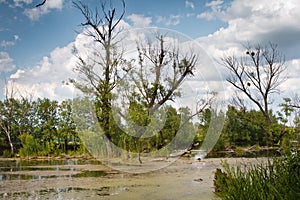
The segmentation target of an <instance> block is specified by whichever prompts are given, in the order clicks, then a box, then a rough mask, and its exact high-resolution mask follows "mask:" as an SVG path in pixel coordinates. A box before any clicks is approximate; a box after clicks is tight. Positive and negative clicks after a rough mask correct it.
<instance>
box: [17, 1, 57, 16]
mask: <svg viewBox="0 0 300 200" xmlns="http://www.w3.org/2000/svg"><path fill="white" fill-rule="evenodd" d="M21 1H22V0H21ZM23 1H26V0H23ZM27 1H30V0H27ZM30 3H31V2H30ZM62 7H63V0H47V1H46V3H45V4H44V5H42V6H39V7H37V8H36V7H34V8H29V9H25V11H24V14H25V15H26V16H27V17H28V18H29V19H30V20H32V21H37V20H38V19H39V18H40V17H41V16H42V15H45V14H47V13H49V12H50V11H51V10H53V9H58V10H61V9H62Z"/></svg>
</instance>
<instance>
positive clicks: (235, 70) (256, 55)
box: [221, 43, 286, 126]
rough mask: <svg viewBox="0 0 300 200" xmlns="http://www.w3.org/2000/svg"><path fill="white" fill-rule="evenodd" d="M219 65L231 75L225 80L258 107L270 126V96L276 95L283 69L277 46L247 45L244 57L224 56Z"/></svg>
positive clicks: (282, 79) (271, 44) (283, 78)
mask: <svg viewBox="0 0 300 200" xmlns="http://www.w3.org/2000/svg"><path fill="white" fill-rule="evenodd" d="M221 62H222V64H223V66H225V67H226V68H227V69H228V70H229V73H230V75H229V77H228V78H227V81H228V82H229V83H230V84H231V85H233V86H234V87H235V88H236V89H237V90H238V91H240V92H242V93H243V94H245V95H246V96H247V98H248V99H249V100H250V101H251V102H253V103H254V104H255V105H256V106H257V107H258V108H259V110H260V111H261V112H262V114H263V115H264V117H265V120H266V123H267V124H268V126H270V125H271V123H272V119H271V117H270V110H269V105H270V103H272V102H271V100H270V95H271V94H274V93H278V92H279V89H278V86H279V85H280V84H281V83H282V82H283V81H284V80H285V77H284V71H285V70H286V65H285V60H284V56H283V55H282V54H281V53H280V52H279V50H278V47H277V45H275V44H273V43H270V44H269V45H268V46H265V47H262V46H261V45H259V44H258V45H256V46H255V47H254V48H252V47H251V46H248V47H247V51H246V56H245V57H242V58H238V57H237V56H234V55H233V56H224V57H223V58H221ZM237 101H239V100H237Z"/></svg>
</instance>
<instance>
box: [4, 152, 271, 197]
mask: <svg viewBox="0 0 300 200" xmlns="http://www.w3.org/2000/svg"><path fill="white" fill-rule="evenodd" d="M57 159H58V158H57ZM77 159H78V158H77ZM266 160H267V159H266V158H257V159H256V158H222V159H220V158H209V159H204V160H203V161H197V160H194V159H189V158H180V159H178V160H176V161H175V162H173V163H171V164H170V165H169V166H167V167H164V168H162V169H160V170H156V171H152V172H148V173H140V174H134V173H125V172H120V171H116V170H114V169H111V168H109V167H107V166H105V165H101V164H95V163H84V162H80V163H79V164H78V163H76V162H73V163H72V162H69V163H67V162H66V163H62V164H61V165H36V164H38V163H35V165H34V166H31V168H26V167H25V166H23V169H24V170H22V169H21V170H15V171H14V170H12V171H11V170H8V171H4V169H3V168H1V171H2V172H1V175H2V176H4V175H5V174H6V175H8V174H10V175H11V177H13V176H14V177H17V176H20V177H21V176H22V175H27V177H28V176H31V177H35V178H31V179H27V180H22V179H10V180H2V181H0V197H1V198H2V199H20V198H19V197H21V199H53V198H56V199H57V198H60V199H91V200H92V199H99V198H100V199H112V200H114V199H144V200H148V199H149V200H150V199H151V200H152V199H191V200H192V199H217V197H216V195H215V194H214V188H213V179H214V171H215V170H216V168H220V167H221V163H222V162H224V161H226V162H228V163H229V164H233V165H249V164H255V163H259V162H265V161H266ZM31 161H33V160H32V159H31ZM35 161H36V160H35ZM62 161H63V160H62ZM70 161H74V160H72V159H71V160H70ZM155 162H156V163H158V164H162V165H165V162H167V161H166V160H156V161H155ZM14 163H16V162H14ZM87 171H90V172H92V171H94V172H103V173H102V174H100V176H95V174H96V173H95V174H94V175H93V174H92V176H80V174H83V173H84V172H87ZM24 197H25V198H24Z"/></svg>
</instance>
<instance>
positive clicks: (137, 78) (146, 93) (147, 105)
mask: <svg viewBox="0 0 300 200" xmlns="http://www.w3.org/2000/svg"><path fill="white" fill-rule="evenodd" d="M121 3H122V8H121V12H120V13H118V12H117V10H116V7H118V6H114V5H113V4H112V2H110V3H105V2H104V3H101V5H100V9H99V10H98V9H96V10H95V11H94V12H92V10H91V9H90V8H89V7H88V6H87V5H85V4H83V3H82V2H77V3H76V2H74V6H75V7H76V8H78V9H79V11H80V12H81V13H82V15H83V16H84V20H85V21H84V22H83V23H82V24H81V25H82V26H83V28H84V31H83V33H84V34H85V35H86V36H88V37H90V38H92V39H93V41H94V45H93V46H92V47H91V48H90V49H89V50H87V52H88V54H82V52H79V51H74V52H75V53H76V56H77V58H78V63H77V65H76V67H75V68H74V71H75V72H77V73H78V74H79V79H77V80H74V79H71V80H70V82H71V83H72V84H73V85H74V86H75V87H76V88H77V89H79V90H80V91H81V92H83V93H84V94H85V95H87V96H89V98H83V99H75V104H74V100H73V102H71V101H66V102H62V103H58V102H56V101H50V100H49V99H38V100H36V101H29V100H28V99H25V98H21V99H14V98H12V97H8V96H7V97H6V99H5V100H4V101H3V102H2V103H1V122H0V125H1V133H2V135H4V136H5V137H3V138H5V140H6V141H7V142H8V144H9V145H10V149H11V153H12V154H13V153H14V150H15V148H16V147H15V145H14V144H17V142H16V141H18V140H19V141H20V142H21V143H20V144H19V147H21V144H22V147H23V148H26V145H27V143H28V142H27V141H33V143H37V144H40V143H41V142H42V143H43V146H44V147H45V146H46V147H47V148H48V150H49V151H47V152H51V151H52V150H53V149H55V148H54V147H53V145H52V144H53V141H60V140H61V141H63V143H64V144H65V145H64V147H63V148H64V150H66V149H67V143H68V141H69V140H70V138H71V137H73V138H77V135H76V134H83V132H84V134H85V135H84V137H83V138H87V137H90V136H91V135H92V133H94V132H97V128H100V129H101V134H102V133H103V134H104V135H101V134H100V135H98V137H99V138H104V136H105V138H107V139H108V141H109V143H111V146H113V145H116V146H118V147H120V148H121V149H124V150H126V151H129V152H135V153H138V156H139V161H140V162H141V159H140V154H141V153H142V152H145V151H153V150H159V149H161V148H163V147H164V146H166V145H168V144H169V143H170V141H171V140H172V139H173V138H174V137H176V135H177V133H178V132H179V131H180V130H182V128H183V127H184V129H185V132H187V134H189V132H192V131H189V130H192V129H193V130H195V127H196V131H198V132H199V131H200V132H199V133H198V134H197V137H196V138H195V143H197V142H199V143H201V142H202V141H203V138H204V136H205V134H206V132H207V131H208V127H209V125H210V124H211V123H210V121H211V120H212V118H213V116H216V113H215V110H214V109H212V108H211V105H212V102H213V99H214V95H212V97H210V98H198V99H196V100H195V101H196V102H195V105H196V106H195V107H196V109H195V110H191V109H189V108H185V107H184V108H183V107H181V108H175V107H172V106H171V105H172V103H173V102H176V100H177V99H178V98H179V97H181V95H182V92H183V88H181V86H182V84H183V83H184V81H186V80H187V79H188V78H190V77H193V76H194V74H195V73H197V72H196V69H197V66H198V65H199V59H200V58H201V56H200V55H198V54H197V53H196V51H194V50H193V49H190V51H185V50H184V49H182V48H180V47H182V46H180V45H178V43H176V42H174V41H171V42H170V38H168V37H167V35H164V34H160V33H157V34H156V35H155V36H153V35H152V37H149V40H148V41H143V40H140V41H136V44H137V45H136V55H135V57H134V58H132V59H128V58H127V59H126V58H125V56H124V51H125V50H124V49H123V46H122V44H121V43H120V41H122V40H123V39H124V37H120V33H121V32H122V28H119V24H120V22H121V20H122V19H123V17H124V13H125V2H124V1H121ZM147 34H148V36H149V33H147ZM152 34H153V33H152ZM143 36H145V35H143ZM189 48H192V46H189ZM221 61H222V62H221V64H222V65H223V66H225V67H226V68H227V69H228V71H229V73H230V74H229V77H228V79H227V81H228V82H229V83H230V84H231V85H232V86H233V87H234V88H235V89H237V91H239V92H238V93H237V96H236V97H235V98H234V102H235V103H236V105H235V106H229V107H228V111H227V113H226V114H227V118H226V122H225V128H224V131H223V134H222V136H221V140H219V143H218V144H219V146H227V145H232V144H237V145H241V146H247V145H252V144H258V145H269V146H273V145H275V144H278V143H279V142H280V141H281V140H282V138H283V137H284V136H285V135H287V132H288V133H289V132H291V133H292V134H294V133H296V132H295V131H287V130H286V129H287V125H286V124H285V123H283V120H285V121H286V119H285V118H284V116H285V117H287V116H288V115H290V112H291V111H292V109H296V108H297V105H296V104H293V105H291V101H289V100H288V99H285V100H286V102H285V104H283V105H282V106H283V108H284V109H283V112H282V114H279V118H278V117H276V116H275V115H274V114H272V111H271V110H270V108H269V105H270V104H271V101H270V95H271V94H274V93H276V92H277V90H278V86H279V85H280V83H282V82H283V81H284V77H282V74H283V72H284V70H285V69H286V66H285V63H284V59H283V56H282V55H281V54H280V52H279V51H278V49H277V46H276V45H274V44H270V45H269V46H260V45H257V46H256V47H254V48H251V47H250V46H249V47H247V51H246V56H244V57H241V58H240V57H237V56H224V57H223V58H222V59H221ZM241 94H242V95H244V96H240V95H241ZM244 97H246V98H247V99H248V100H250V102H252V103H254V105H255V106H257V108H258V111H256V110H247V109H246V107H245V106H244V105H242V103H243V100H242V99H243V98H244ZM71 103H72V105H73V110H72V111H71ZM91 103H92V105H91ZM117 104H118V105H121V106H116V105H117ZM74 105H76V106H74ZM237 105H238V106H237ZM85 108H88V110H84V109H85ZM74 109H75V112H74ZM91 111H92V112H91ZM220 114H221V115H223V116H224V113H223V114H222V113H218V114H217V115H220ZM71 116H72V117H73V118H72V117H71ZM195 117H199V119H200V123H199V124H198V125H195V124H193V123H192V121H193V120H194V121H195ZM163 118H164V119H165V120H164V122H163V125H162V126H161V127H159V128H157V127H158V126H159V125H160V122H159V121H155V120H156V119H163ZM74 120H75V121H74ZM280 120H281V121H280ZM92 122H93V123H92ZM98 126H99V127H98ZM216 131H218V130H216ZM98 132H99V131H98ZM87 133H88V134H87ZM24 134H25V135H24ZM186 138H188V137H186ZM184 141H185V140H183V141H182V142H183V143H184ZM82 142H83V143H85V142H86V141H82ZM222 142H223V144H222ZM92 144H94V143H93V142H92ZM112 144H113V145H112ZM220 144H222V145H220ZM85 145H86V146H88V144H87V143H85ZM38 149H39V148H38Z"/></svg>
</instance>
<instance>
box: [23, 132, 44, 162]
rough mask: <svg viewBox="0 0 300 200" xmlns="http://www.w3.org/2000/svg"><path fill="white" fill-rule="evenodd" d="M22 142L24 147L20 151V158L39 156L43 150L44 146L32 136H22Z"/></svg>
mask: <svg viewBox="0 0 300 200" xmlns="http://www.w3.org/2000/svg"><path fill="white" fill-rule="evenodd" d="M20 140H21V144H22V146H23V147H22V148H21V149H20V156H23V157H26V156H34V155H38V154H39V152H40V151H41V150H42V146H41V145H40V143H39V142H38V141H37V140H36V139H34V137H33V136H32V135H29V134H27V133H24V134H22V135H20Z"/></svg>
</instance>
